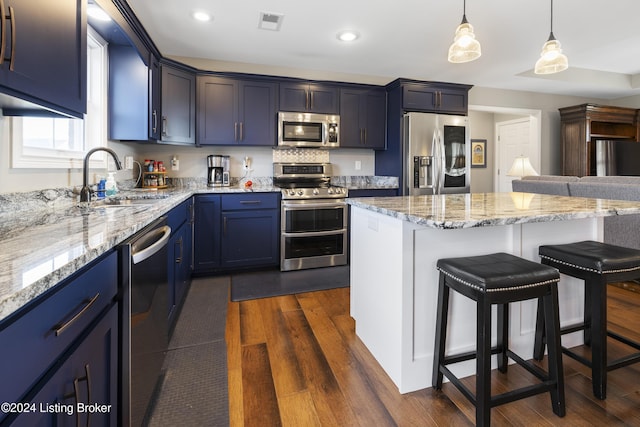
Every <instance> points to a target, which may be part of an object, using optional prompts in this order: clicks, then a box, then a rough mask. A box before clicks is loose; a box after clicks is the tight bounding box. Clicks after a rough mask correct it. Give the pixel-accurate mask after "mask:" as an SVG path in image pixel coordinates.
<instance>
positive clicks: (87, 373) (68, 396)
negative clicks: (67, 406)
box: [62, 364, 91, 427]
mask: <svg viewBox="0 0 640 427" xmlns="http://www.w3.org/2000/svg"><path fill="white" fill-rule="evenodd" d="M80 381H86V382H87V404H91V372H90V371H89V365H88V364H87V365H84V377H80V378H76V379H74V380H73V393H68V394H65V395H64V396H62V397H63V399H65V400H66V399H71V398H72V397H73V398H74V399H75V401H76V405H77V404H78V402H80V390H79V388H80V387H79V386H80ZM75 412H76V426H77V427H80V411H75ZM90 415H91V413H90V412H89V411H87V427H89V416H90Z"/></svg>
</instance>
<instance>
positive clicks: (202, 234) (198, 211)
mask: <svg viewBox="0 0 640 427" xmlns="http://www.w3.org/2000/svg"><path fill="white" fill-rule="evenodd" d="M193 238H194V241H193V244H194V254H193V255H194V271H195V272H202V271H207V270H212V269H215V268H217V267H219V266H220V196H214V195H198V196H196V199H195V224H194V236H193Z"/></svg>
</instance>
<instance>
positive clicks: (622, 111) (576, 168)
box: [560, 104, 640, 176]
mask: <svg viewBox="0 0 640 427" xmlns="http://www.w3.org/2000/svg"><path fill="white" fill-rule="evenodd" d="M638 111H639V110H636V109H635V108H624V107H613V106H608V105H595V104H581V105H575V106H571V107H565V108H560V120H561V135H562V174H563V175H572V176H585V175H596V140H599V139H605V140H620V141H624V140H626V141H638V138H640V135H638V123H637V117H638Z"/></svg>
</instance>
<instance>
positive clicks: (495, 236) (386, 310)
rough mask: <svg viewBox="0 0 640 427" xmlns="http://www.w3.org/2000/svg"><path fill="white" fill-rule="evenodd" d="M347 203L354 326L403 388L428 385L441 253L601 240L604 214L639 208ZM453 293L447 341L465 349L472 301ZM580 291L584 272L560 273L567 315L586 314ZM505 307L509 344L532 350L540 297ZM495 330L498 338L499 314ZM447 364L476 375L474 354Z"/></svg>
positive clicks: (558, 202)
mask: <svg viewBox="0 0 640 427" xmlns="http://www.w3.org/2000/svg"><path fill="white" fill-rule="evenodd" d="M347 203H349V204H350V205H351V218H350V222H351V224H350V232H351V243H350V244H351V261H350V264H351V316H352V317H353V318H354V319H355V324H356V334H357V336H358V337H359V338H360V339H361V340H362V341H363V343H364V344H365V345H366V346H367V348H368V349H369V351H370V352H371V353H372V354H373V356H374V357H375V358H376V360H377V361H378V362H379V363H380V365H381V366H382V368H383V369H384V370H385V371H386V372H387V374H388V375H389V376H390V378H391V379H392V380H393V381H394V383H395V384H396V386H397V387H398V389H399V391H400V392H401V393H407V392H411V391H414V390H419V389H422V388H426V387H431V373H432V364H433V347H434V341H435V321H436V301H437V292H438V272H437V270H436V261H437V260H438V259H440V258H445V257H460V256H472V255H480V254H487V253H492V252H507V253H511V254H514V255H518V256H521V257H523V258H526V259H530V260H534V261H539V257H538V246H539V245H541V244H558V243H569V242H575V241H579V240H598V241H602V239H603V218H604V217H606V216H614V215H628V214H638V213H640V202H628V201H618V200H603V199H587V198H579V197H563V196H552V195H543V194H535V195H534V194H530V193H476V194H450V195H438V196H410V197H379V198H378V197H373V198H366V199H365V198H361V199H348V201H347ZM453 294H454V295H452V301H451V305H450V308H449V312H450V316H451V317H450V319H451V320H450V322H449V328H450V332H449V337H448V341H447V350H446V351H447V353H452V352H456V353H459V352H463V351H470V350H473V349H474V348H475V330H476V328H475V319H476V316H475V305H474V304H473V302H472V301H471V300H469V299H467V298H465V297H464V296H461V295H458V294H455V293H453ZM583 298H584V291H583V286H582V284H581V282H580V281H578V280H577V279H573V278H570V277H567V276H564V275H563V276H562V277H561V282H560V286H559V299H560V321H561V323H562V324H563V325H567V324H572V323H577V322H578V321H580V320H581V319H582V314H583ZM510 307H511V309H510V322H511V331H510V337H509V339H510V344H511V348H512V349H513V350H514V351H515V352H516V353H518V354H519V355H521V356H522V357H524V358H525V359H529V358H531V357H532V351H533V342H534V332H535V315H536V302H535V301H522V302H518V303H514V304H511V306H510ZM494 316H495V311H494ZM492 337H493V339H492V341H493V343H494V344H495V322H494V331H493V332H492ZM581 340H582V336H581V334H579V333H574V334H570V335H565V336H564V337H563V343H564V345H565V346H568V347H571V346H574V345H579V344H581V342H582V341H581ZM493 365H494V367H495V366H496V361H495V360H493ZM452 370H453V371H454V373H456V375H458V376H459V377H464V376H468V375H472V374H474V373H475V361H474V360H471V361H467V362H463V363H460V364H458V365H453V366H452Z"/></svg>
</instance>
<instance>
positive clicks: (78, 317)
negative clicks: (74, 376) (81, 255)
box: [0, 252, 118, 419]
mask: <svg viewBox="0 0 640 427" xmlns="http://www.w3.org/2000/svg"><path fill="white" fill-rule="evenodd" d="M117 274H118V264H117V254H116V253H115V252H114V253H112V254H110V255H108V256H106V257H105V258H104V259H102V261H100V262H98V263H97V264H94V265H93V266H91V267H89V268H88V269H87V270H85V271H84V272H83V273H81V274H80V275H79V276H75V277H74V278H72V279H70V280H67V281H65V282H63V283H62V284H60V285H58V290H57V291H55V293H53V294H52V295H50V296H48V297H46V298H45V299H43V300H41V301H39V302H37V303H35V305H34V306H33V307H31V308H27V310H28V312H26V313H25V314H24V315H22V316H21V317H19V318H18V319H17V320H15V321H14V322H13V323H11V324H10V325H8V326H7V327H3V326H0V328H3V329H2V330H0V346H1V348H2V364H0V378H2V384H1V385H0V402H18V401H19V399H20V398H21V397H22V396H23V394H24V393H25V392H26V391H27V390H28V389H30V388H31V386H32V385H33V384H34V382H35V381H36V380H38V378H39V377H40V376H42V375H43V374H44V373H45V372H46V371H47V369H48V368H49V367H50V366H51V365H52V364H53V363H54V362H55V361H56V359H57V358H58V357H60V355H61V354H62V353H63V352H64V351H65V350H66V349H67V348H68V347H69V346H70V345H71V344H72V343H73V341H74V340H75V339H76V338H77V337H78V336H79V335H80V334H81V333H82V332H83V331H84V330H85V329H86V328H87V327H88V326H89V325H90V324H91V322H92V321H94V320H95V319H96V318H97V317H98V315H99V314H100V313H101V312H102V311H103V310H104V309H105V308H106V307H107V306H109V305H110V304H111V302H112V301H113V299H114V297H115V296H116V293H117V290H118V277H117ZM1 418H2V416H1V415H0V419H1Z"/></svg>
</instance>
